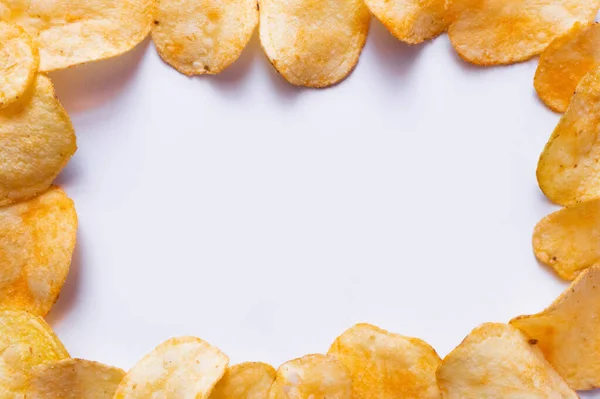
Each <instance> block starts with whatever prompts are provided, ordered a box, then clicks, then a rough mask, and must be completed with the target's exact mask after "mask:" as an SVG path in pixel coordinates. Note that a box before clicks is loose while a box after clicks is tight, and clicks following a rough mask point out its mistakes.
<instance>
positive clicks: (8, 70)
mask: <svg viewBox="0 0 600 399" xmlns="http://www.w3.org/2000/svg"><path fill="white" fill-rule="evenodd" d="M39 63H40V59H39V56H38V51H37V46H36V45H35V44H34V43H33V41H32V40H31V37H29V35H28V34H27V33H25V31H24V30H23V29H21V28H19V27H18V26H16V25H11V24H8V23H6V22H0V108H2V107H5V106H7V105H8V104H10V103H12V102H14V101H16V100H18V99H19V97H22V96H23V94H24V93H25V91H26V90H27V88H28V87H29V86H31V84H32V83H33V79H34V78H35V74H36V72H37V69H38V65H39Z"/></svg>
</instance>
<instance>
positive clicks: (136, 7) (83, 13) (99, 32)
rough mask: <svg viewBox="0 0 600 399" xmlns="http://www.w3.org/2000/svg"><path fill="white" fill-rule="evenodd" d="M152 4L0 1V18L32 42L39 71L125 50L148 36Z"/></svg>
mask: <svg viewBox="0 0 600 399" xmlns="http://www.w3.org/2000/svg"><path fill="white" fill-rule="evenodd" d="M153 13H154V0H61V1H31V0H19V1H15V0H0V19H2V20H4V21H7V22H11V23H13V24H16V25H19V26H21V27H22V28H23V29H25V31H27V33H29V34H30V35H31V36H32V37H34V38H36V39H37V42H38V46H39V49H40V71H42V72H49V71H54V70H57V69H64V68H67V67H70V66H73V65H77V64H82V63H85V62H90V61H96V60H101V59H104V58H110V57H114V56H117V55H119V54H122V53H124V52H126V51H128V50H131V49H132V48H133V47H135V46H136V45H137V44H138V43H140V42H141V41H142V40H144V38H145V37H146V36H147V35H148V34H149V33H150V29H151V28H152V21H153V18H152V14H153Z"/></svg>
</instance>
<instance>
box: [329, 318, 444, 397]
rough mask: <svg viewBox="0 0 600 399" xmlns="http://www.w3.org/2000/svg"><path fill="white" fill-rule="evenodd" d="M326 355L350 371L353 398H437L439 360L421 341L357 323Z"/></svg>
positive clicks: (340, 337)
mask: <svg viewBox="0 0 600 399" xmlns="http://www.w3.org/2000/svg"><path fill="white" fill-rule="evenodd" d="M329 354H330V355H334V356H335V357H336V358H337V359H338V360H339V361H340V362H341V363H342V364H343V365H344V366H346V367H347V368H348V370H350V373H351V375H352V380H353V381H354V396H355V398H356V399H369V398H374V397H376V398H379V399H394V398H397V397H398V394H399V393H402V395H401V396H402V398H403V399H417V398H418V399H434V398H439V397H440V392H439V389H438V386H437V383H436V380H435V370H436V369H437V367H438V365H439V364H440V361H441V360H440V358H439V356H438V355H437V353H436V352H435V350H434V349H433V348H432V347H431V346H429V345H428V344H427V343H426V342H425V341H422V340H420V339H417V338H410V337H404V336H402V335H398V334H392V333H390V332H388V331H385V330H382V329H381V328H378V327H375V326H372V325H370V324H357V325H355V326H354V327H351V328H349V329H348V330H346V331H345V332H344V333H343V334H342V335H340V336H339V337H338V338H337V339H336V340H335V342H334V343H333V345H332V346H331V348H330V349H329Z"/></svg>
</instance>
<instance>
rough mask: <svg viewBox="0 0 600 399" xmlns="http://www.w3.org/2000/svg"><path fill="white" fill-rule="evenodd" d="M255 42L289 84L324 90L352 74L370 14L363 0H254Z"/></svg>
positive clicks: (365, 36)
mask: <svg viewBox="0 0 600 399" xmlns="http://www.w3.org/2000/svg"><path fill="white" fill-rule="evenodd" d="M259 4H260V24H259V33H260V41H261V44H262V47H263V49H264V50H265V53H266V55H267V58H268V59H269V61H270V62H271V64H273V66H274V67H275V69H277V71H278V72H279V73H280V74H281V75H282V76H283V77H284V78H285V79H286V80H287V81H288V82H290V83H292V84H294V85H298V86H308V87H326V86H330V85H333V84H335V83H338V82H340V81H341V80H342V79H344V78H345V77H346V76H348V75H349V74H350V72H352V70H353V69H354V67H355V66H356V63H357V62H358V57H359V56H360V53H361V51H362V48H363V46H364V45H365V40H366V38H367V32H368V31H369V21H370V14H369V10H368V9H367V7H366V5H365V4H364V2H363V0H347V1H339V0H326V1H322V0H291V1H283V0H259Z"/></svg>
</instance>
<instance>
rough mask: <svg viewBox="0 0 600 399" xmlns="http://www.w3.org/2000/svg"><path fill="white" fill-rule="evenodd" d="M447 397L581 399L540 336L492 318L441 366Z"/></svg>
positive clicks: (441, 382)
mask: <svg viewBox="0 0 600 399" xmlns="http://www.w3.org/2000/svg"><path fill="white" fill-rule="evenodd" d="M437 381H438V384H439V386H440V391H441V392H442V397H443V398H444V399H481V398H486V399H523V398H527V399H577V398H578V397H577V394H576V393H575V392H574V391H572V390H571V389H570V388H569V386H568V385H567V383H566V382H565V381H564V380H563V379H562V378H561V377H560V376H559V375H558V373H557V372H556V370H554V369H553V368H552V366H551V365H550V363H548V361H547V360H546V359H544V355H543V354H542V352H541V351H540V350H539V348H537V345H536V343H535V341H532V340H530V339H529V338H528V337H527V336H526V335H525V334H523V333H522V332H520V331H519V330H517V329H516V328H514V327H511V326H509V325H507V324H499V323H486V324H482V325H481V326H479V327H477V328H475V329H474V330H473V331H472V332H471V334H469V336H467V338H465V340H464V341H463V342H462V343H461V344H460V345H459V346H458V347H457V348H456V349H454V350H453V351H452V352H451V353H450V354H449V355H448V356H446V357H445V358H444V360H443V361H442V364H441V365H440V367H439V368H438V370H437Z"/></svg>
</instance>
